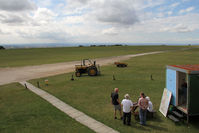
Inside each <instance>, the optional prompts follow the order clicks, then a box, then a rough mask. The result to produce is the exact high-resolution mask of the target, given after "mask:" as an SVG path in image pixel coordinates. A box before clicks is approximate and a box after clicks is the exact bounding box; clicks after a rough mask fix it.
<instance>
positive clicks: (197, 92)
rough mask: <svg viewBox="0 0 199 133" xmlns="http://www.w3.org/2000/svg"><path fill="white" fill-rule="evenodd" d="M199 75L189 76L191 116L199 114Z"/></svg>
mask: <svg viewBox="0 0 199 133" xmlns="http://www.w3.org/2000/svg"><path fill="white" fill-rule="evenodd" d="M198 100H199V75H195V74H191V75H189V114H190V115H196V114H199V105H198Z"/></svg>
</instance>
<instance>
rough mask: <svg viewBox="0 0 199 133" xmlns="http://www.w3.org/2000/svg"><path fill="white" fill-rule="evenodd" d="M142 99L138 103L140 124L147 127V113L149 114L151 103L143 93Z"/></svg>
mask: <svg viewBox="0 0 199 133" xmlns="http://www.w3.org/2000/svg"><path fill="white" fill-rule="evenodd" d="M140 97H141V98H140V99H139V101H138V106H139V108H140V110H139V117H140V124H141V125H146V113H147V108H148V105H149V101H148V100H147V99H146V98H145V95H144V93H143V92H142V93H140Z"/></svg>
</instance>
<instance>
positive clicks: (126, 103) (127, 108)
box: [121, 94, 133, 126]
mask: <svg viewBox="0 0 199 133" xmlns="http://www.w3.org/2000/svg"><path fill="white" fill-rule="evenodd" d="M124 98H125V99H123V100H122V102H121V104H122V107H123V124H126V119H127V125H129V126H130V125H131V110H132V108H133V102H132V101H131V100H130V96H129V94H125V95H124Z"/></svg>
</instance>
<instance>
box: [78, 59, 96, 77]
mask: <svg viewBox="0 0 199 133" xmlns="http://www.w3.org/2000/svg"><path fill="white" fill-rule="evenodd" d="M85 73H86V74H88V75H89V76H97V75H100V66H99V65H96V61H92V60H90V59H83V60H82V61H81V65H75V76H76V77H81V75H82V74H85Z"/></svg>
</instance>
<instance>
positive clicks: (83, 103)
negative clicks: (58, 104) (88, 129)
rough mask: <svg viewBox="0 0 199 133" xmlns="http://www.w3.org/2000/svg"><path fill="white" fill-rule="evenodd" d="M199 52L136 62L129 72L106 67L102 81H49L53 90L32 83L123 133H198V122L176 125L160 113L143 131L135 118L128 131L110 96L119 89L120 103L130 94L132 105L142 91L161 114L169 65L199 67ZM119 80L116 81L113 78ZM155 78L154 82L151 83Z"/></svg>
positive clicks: (61, 78)
mask: <svg viewBox="0 0 199 133" xmlns="http://www.w3.org/2000/svg"><path fill="white" fill-rule="evenodd" d="M198 58H199V49H191V50H186V51H176V52H168V53H162V54H158V55H148V56H141V57H136V58H132V59H130V60H128V61H126V62H127V63H128V64H129V66H128V67H127V68H116V67H115V66H114V65H111V66H106V67H102V68H101V69H102V70H101V71H102V75H101V76H98V77H88V76H83V77H80V78H75V81H70V77H71V74H62V75H58V76H53V77H48V80H49V86H48V87H47V86H45V85H44V79H46V78H41V79H36V80H32V81H31V83H33V84H34V85H36V81H40V84H41V88H42V89H44V90H46V91H47V92H49V93H51V94H53V95H55V96H56V97H58V98H60V99H61V100H63V101H65V102H66V103H68V104H70V105H71V106H73V107H75V108H77V109H79V110H80V111H83V112H84V113H86V114H88V115H89V116H91V117H93V118H95V119H97V120H99V121H101V122H103V123H105V124H106V125H108V126H110V127H112V128H114V129H116V130H118V131H120V132H123V133H130V132H136V133H145V132H146V133H148V132H149V133H167V132H170V133H174V132H175V133H182V132H183V133H198V132H199V121H198V119H197V120H194V121H192V122H191V124H190V127H189V128H188V127H187V126H186V124H183V123H180V124H174V123H173V122H172V121H171V120H169V119H167V118H165V117H164V116H163V115H161V114H160V113H159V112H157V113H156V115H155V118H154V119H151V120H149V121H147V125H148V126H146V127H142V126H140V125H139V124H138V121H135V120H134V119H133V118H132V126H131V127H127V126H124V125H123V124H122V121H121V120H114V119H113V107H112V105H111V104H110V93H111V92H112V91H113V88H115V87H118V88H119V89H120V90H119V94H120V99H123V96H124V94H125V93H129V94H130V96H131V100H132V101H134V102H135V101H136V100H137V98H138V96H139V93H140V92H141V91H143V92H145V94H146V95H148V96H150V98H151V101H152V102H153V104H154V107H155V110H157V111H158V108H159V104H160V100H161V96H162V92H163V88H164V87H165V67H166V65H169V64H199V60H198ZM113 73H114V74H115V77H116V80H115V81H113V80H112V74H113ZM151 74H153V78H154V80H150V75H151Z"/></svg>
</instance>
